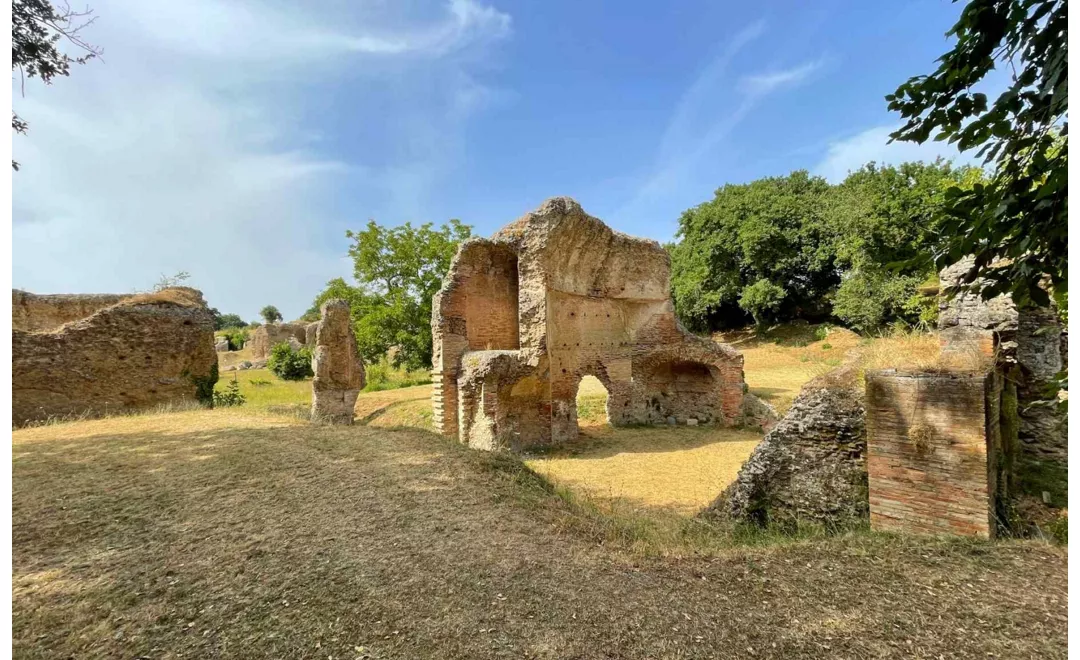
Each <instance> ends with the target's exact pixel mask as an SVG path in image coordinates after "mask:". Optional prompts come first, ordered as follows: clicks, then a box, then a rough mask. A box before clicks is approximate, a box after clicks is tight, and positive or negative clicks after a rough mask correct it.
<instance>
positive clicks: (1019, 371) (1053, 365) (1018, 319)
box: [938, 258, 1068, 506]
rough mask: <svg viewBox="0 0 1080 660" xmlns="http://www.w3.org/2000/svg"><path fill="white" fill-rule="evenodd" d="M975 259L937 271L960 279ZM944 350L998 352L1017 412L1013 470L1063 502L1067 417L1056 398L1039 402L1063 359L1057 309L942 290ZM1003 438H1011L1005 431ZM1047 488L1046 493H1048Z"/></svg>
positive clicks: (945, 283) (1008, 405)
mask: <svg viewBox="0 0 1080 660" xmlns="http://www.w3.org/2000/svg"><path fill="white" fill-rule="evenodd" d="M973 263H974V262H973V260H972V259H970V258H968V259H963V260H961V261H960V262H958V263H956V264H954V265H952V266H950V267H948V268H946V269H944V270H943V271H942V272H941V274H940V279H941V286H942V288H943V289H948V288H952V287H957V286H959V285H960V284H961V283H962V279H963V277H964V275H965V274H966V273H967V272H968V271H969V270H970V269H971V267H972V265H973ZM938 318H939V328H940V332H941V341H942V351H943V352H944V353H949V352H979V353H982V354H985V355H987V356H990V357H992V358H993V362H994V368H995V369H996V370H997V371H999V372H1000V374H1001V375H1002V377H1003V378H1004V381H1003V390H1002V406H1003V408H1004V409H1005V413H1006V414H1008V413H1009V412H1010V411H1012V413H1013V414H1015V416H1016V418H1017V419H1018V422H1019V423H1018V428H1017V429H1015V432H1014V433H1015V436H1016V437H1017V438H1018V439H1019V446H1018V448H1017V451H1016V452H1014V453H1015V462H1016V467H1015V470H1014V475H1010V476H1015V479H1016V481H1017V483H1016V488H1015V489H1014V490H1015V492H1017V493H1026V494H1028V495H1030V496H1032V497H1036V498H1039V499H1042V498H1044V497H1045V499H1047V500H1050V501H1051V502H1053V503H1054V504H1056V505H1057V506H1065V499H1066V497H1065V496H1066V491H1067V474H1068V438H1067V434H1066V431H1067V428H1066V425H1067V420H1066V418H1065V416H1064V414H1062V413H1061V412H1060V411H1059V410H1058V408H1057V407H1056V406H1054V405H1042V404H1040V403H1039V402H1040V401H1043V400H1045V399H1046V393H1045V387H1046V385H1047V383H1049V382H1050V381H1051V380H1052V379H1053V377H1054V375H1055V374H1056V373H1057V372H1058V371H1060V370H1061V369H1062V368H1063V367H1064V366H1065V360H1066V355H1065V353H1064V351H1063V350H1062V342H1061V337H1062V334H1063V333H1062V328H1061V323H1060V321H1059V320H1058V316H1057V313H1056V310H1054V309H1053V308H1052V307H1036V308H1028V309H1022V310H1019V309H1017V308H1016V306H1015V305H1014V304H1013V302H1012V299H1011V297H1009V296H1008V295H1001V296H997V297H996V298H992V299H990V300H983V299H982V297H981V296H980V295H979V294H978V293H974V292H964V291H961V292H959V293H957V294H956V295H955V296H954V297H953V298H952V299H948V298H946V297H943V298H942V302H941V309H940V314H939V317H938ZM1003 442H1004V443H1005V444H1006V446H1008V445H1009V443H1010V439H1009V438H1008V437H1006V438H1005V439H1004V440H1003ZM1044 493H1046V495H1045V496H1044Z"/></svg>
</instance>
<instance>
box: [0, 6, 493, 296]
mask: <svg viewBox="0 0 1080 660" xmlns="http://www.w3.org/2000/svg"><path fill="white" fill-rule="evenodd" d="M313 4H314V3H310V4H309V3H303V4H302V5H295V6H290V5H288V4H286V5H280V4H278V3H270V2H266V1H265V0H188V1H187V2H182V3H157V2H144V1H142V0H98V1H97V2H95V3H94V7H95V10H96V13H97V14H98V15H99V16H100V17H101V18H100V19H99V20H98V22H97V23H95V24H94V26H93V28H92V33H91V32H88V33H87V34H86V35H85V36H86V37H87V38H88V39H89V40H90V41H91V42H92V43H95V44H100V45H101V46H103V47H104V49H105V58H104V61H101V62H93V63H91V64H88V65H86V66H83V67H79V68H78V69H77V70H74V71H72V75H71V77H70V78H65V79H64V80H62V81H58V82H57V84H55V85H53V86H51V87H49V88H41V87H36V86H33V85H28V87H27V96H26V97H25V98H20V97H19V96H18V89H17V88H15V94H16V96H15V107H16V110H18V111H19V113H20V114H21V115H22V116H24V117H25V118H26V119H27V120H29V121H30V133H29V134H28V135H27V136H25V137H24V136H16V137H15V143H14V150H15V153H14V157H15V159H16V160H18V161H20V163H21V164H22V165H23V168H22V171H20V172H18V173H16V174H14V178H13V186H14V199H13V217H14V226H13V231H12V235H13V241H14V264H13V279H14V285H15V286H18V287H23V288H28V289H30V290H33V291H38V292H43V293H49V292H80V291H82V292H87V291H130V290H132V289H133V288H136V287H145V286H148V285H150V284H152V283H153V282H154V281H155V280H156V279H157V277H158V276H159V274H161V273H163V272H164V273H172V272H176V271H179V270H186V271H189V272H191V273H192V276H193V285H195V286H197V287H199V288H201V289H203V291H204V293H205V294H206V296H207V299H208V300H209V302H210V303H211V304H212V305H214V306H216V307H218V308H219V309H221V310H222V311H228V312H236V313H240V314H242V315H245V316H248V317H254V315H255V313H256V310H258V309H259V308H260V307H261V306H262V305H265V304H268V303H272V304H275V305H277V306H278V307H280V308H281V309H282V311H283V312H284V313H285V314H286V315H287V316H297V315H299V314H300V313H301V312H303V311H304V309H306V307H307V305H308V304H309V303H310V301H311V299H312V298H313V296H314V295H315V293H317V292H318V290H319V289H320V288H321V287H322V285H323V284H324V283H325V282H326V280H328V279H330V278H332V277H336V276H339V275H344V274H347V273H348V272H349V271H350V270H351V269H350V268H348V266H347V264H343V263H342V261H341V259H340V257H341V255H342V253H343V252H344V250H345V245H344V237H343V235H342V229H343V226H344V225H345V223H350V222H358V221H362V220H363V219H366V218H367V217H369V216H370V215H371V214H372V213H373V212H375V211H378V210H379V209H386V208H389V207H390V206H393V205H394V204H395V203H396V201H395V200H406V202H405V203H403V204H402V205H401V207H402V208H405V209H408V210H415V211H416V212H420V211H422V209H421V208H419V207H409V206H408V204H416V205H419V204H421V203H422V202H421V201H417V200H423V199H424V198H425V196H426V195H427V194H428V191H429V190H430V188H431V187H432V186H434V185H438V181H439V177H440V176H441V172H442V169H441V168H443V167H444V163H445V162H446V161H448V160H452V154H453V153H454V150H455V149H456V148H458V144H459V142H460V140H461V137H460V135H461V133H462V128H463V126H464V123H465V122H466V121H468V119H469V117H470V116H471V115H472V113H474V112H475V111H476V110H477V109H478V108H480V107H482V105H483V101H484V99H485V98H487V96H489V92H488V90H486V88H485V87H484V85H482V84H480V83H479V82H477V80H476V79H475V77H474V76H473V74H472V66H473V65H472V62H473V61H474V60H478V59H480V58H479V57H474V55H482V54H483V53H485V52H487V50H488V49H487V45H488V44H492V43H494V42H496V41H498V40H500V39H505V38H506V37H507V36H509V35H510V32H511V19H510V17H509V16H508V15H507V14H504V13H502V12H499V11H497V10H496V9H494V8H493V7H490V6H488V5H485V4H481V3H480V2H479V1H478V0H449V1H448V2H438V3H435V4H430V5H429V6H428V7H427V8H426V9H427V11H423V12H421V13H420V14H419V15H418V16H416V15H411V14H405V13H401V12H403V11H404V10H402V9H400V8H399V6H398V5H397V4H396V3H390V4H384V3H375V4H366V5H363V6H360V5H357V6H355V7H354V5H353V4H352V3H347V4H346V6H347V7H348V8H349V11H347V12H344V15H343V13H342V12H341V8H340V6H337V7H326V6H323V7H321V8H320V7H317V6H311V5H313ZM301 7H302V8H303V10H304V11H303V12H301V11H300V8H301ZM315 17H326V18H324V19H322V22H319V20H320V19H318V18H315ZM330 17H332V19H331V18H330ZM478 49H480V50H478ZM358 77H359V79H360V80H361V81H362V82H358ZM384 81H388V82H384ZM327 109H332V110H334V111H336V112H338V113H344V114H346V115H347V116H348V118H349V119H350V120H351V121H350V122H337V123H335V122H333V121H327V120H326V119H322V120H321V121H319V122H318V123H317V124H315V123H314V122H312V121H310V117H311V116H312V115H313V114H317V113H324V112H326V110H327ZM313 125H318V126H319V127H320V129H319V130H320V132H321V133H322V134H320V133H315V132H313V131H312V129H311V126H313ZM355 126H360V127H362V128H363V130H365V131H367V132H366V133H362V134H351V135H349V136H348V137H349V139H351V140H353V141H354V142H357V141H361V140H364V141H365V144H370V145H371V146H370V147H368V148H366V149H362V150H353V149H343V148H340V147H338V146H337V144H338V142H339V141H340V140H342V139H343V135H342V131H343V130H346V131H347V130H353V127H355ZM357 130H359V129H357ZM417 136H420V137H417ZM403 137H410V138H412V140H414V141H415V142H409V141H407V140H404V139H403ZM368 138H370V139H368ZM379 140H381V141H382V142H381V143H379ZM380 145H382V146H380ZM385 145H394V146H395V148H398V149H399V151H394V150H392V149H387V148H385ZM397 145H405V146H404V147H397ZM361 203H363V204H364V206H362V207H360V206H359V204H361ZM395 208H396V207H395ZM405 219H412V218H406V217H391V218H388V221H402V220H405Z"/></svg>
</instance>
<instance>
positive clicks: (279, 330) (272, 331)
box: [248, 323, 314, 360]
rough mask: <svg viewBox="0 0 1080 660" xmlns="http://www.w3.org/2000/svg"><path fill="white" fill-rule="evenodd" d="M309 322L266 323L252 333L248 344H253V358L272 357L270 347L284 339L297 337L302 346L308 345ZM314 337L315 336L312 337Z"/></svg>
mask: <svg viewBox="0 0 1080 660" xmlns="http://www.w3.org/2000/svg"><path fill="white" fill-rule="evenodd" d="M307 328H308V324H306V323H264V324H263V325H260V326H259V327H257V328H255V330H254V331H253V332H252V333H251V339H249V340H248V344H249V345H250V346H251V359H253V360H262V359H266V358H268V357H270V349H271V348H273V347H274V346H276V345H277V344H280V343H281V342H283V341H289V340H290V339H295V340H296V342H297V343H298V344H299V345H300V346H306V345H308V343H307V340H308V331H307ZM312 339H314V337H312Z"/></svg>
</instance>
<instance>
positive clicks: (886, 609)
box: [11, 392, 1068, 659]
mask: <svg viewBox="0 0 1080 660" xmlns="http://www.w3.org/2000/svg"><path fill="white" fill-rule="evenodd" d="M379 394H391V393H389V392H386V393H379ZM12 471H13V483H12V498H13V506H12V528H11V532H12V548H13V557H12V559H13V561H12V607H13V618H12V636H13V640H12V652H13V656H15V657H19V658H56V657H79V658H83V657H95V658H96V657H116V658H136V657H153V658H180V657H188V658H205V657H253V658H259V657H288V658H320V659H325V658H328V657H333V658H350V659H353V658H434V657H438V658H481V657H508V658H525V657H529V658H598V657H610V658H615V657H618V658H646V657H650V658H656V657H683V658H716V657H751V656H752V657H774V658H790V657H821V656H837V657H875V658H880V657H903V658H908V657H925V658H937V657H939V656H944V657H980V658H985V657H990V656H993V657H1047V658H1057V657H1062V658H1063V657H1065V654H1066V639H1065V637H1066V635H1065V633H1066V630H1067V611H1066V607H1067V597H1068V596H1067V591H1066V577H1067V557H1066V551H1065V550H1064V549H1062V548H1058V547H1054V546H1050V545H1047V544H1043V543H1038V542H1030V541H1028V542H1015V541H1012V542H998V543H987V542H972V541H945V540H936V539H927V538H902V537H894V536H887V535H876V534H866V533H862V534H849V535H845V536H842V537H835V538H823V537H811V538H808V539H804V540H789V541H787V542H785V543H780V544H776V543H772V544H769V545H767V546H758V545H755V544H754V542H753V538H748V539H744V538H743V537H740V536H739V533H738V531H737V530H724V529H716V528H713V527H710V526H709V525H708V524H706V523H703V522H701V521H696V520H693V519H687V518H684V517H681V516H674V515H672V516H668V517H661V516H659V515H649V516H642V515H638V514H636V513H635V512H633V511H631V510H629V509H628V508H626V507H624V506H623V505H612V507H611V509H610V510H609V511H608V512H604V511H600V510H598V509H597V508H596V507H595V506H593V505H592V503H590V502H589V501H582V500H583V499H584V498H582V497H577V496H575V495H573V494H570V493H568V492H567V491H563V490H560V489H558V488H553V487H552V486H551V485H550V484H548V483H546V482H545V481H544V480H543V479H542V478H540V477H538V476H537V475H536V474H535V473H533V472H531V471H530V470H529V469H528V468H527V467H525V466H524V465H522V464H521V463H520V462H519V461H517V460H516V459H514V458H512V457H508V456H503V455H493V454H486V453H482V452H473V451H469V450H467V449H465V448H463V447H461V446H460V445H456V444H454V443H450V442H446V441H444V440H443V439H441V438H439V437H437V436H435V435H433V434H431V433H426V432H423V431H420V430H414V429H405V430H390V429H385V428H373V427H370V426H367V427H365V426H353V427H347V428H341V427H326V426H317V425H312V424H309V423H307V422H303V421H300V420H297V419H292V418H288V417H284V416H278V415H272V414H267V413H258V412H256V411H255V410H254V409H224V410H200V411H190V412H179V413H172V414H167V415H142V416H131V417H117V418H111V419H102V420H94V421H85V422H77V423H71V424H58V425H53V426H44V427H38V428H32V429H23V430H18V431H16V432H14V434H13V443H12ZM665 548H666V550H665ZM645 550H648V551H647V552H646V551H645Z"/></svg>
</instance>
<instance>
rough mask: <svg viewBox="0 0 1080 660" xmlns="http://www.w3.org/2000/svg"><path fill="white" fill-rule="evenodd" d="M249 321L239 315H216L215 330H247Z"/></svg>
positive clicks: (214, 310)
mask: <svg viewBox="0 0 1080 660" xmlns="http://www.w3.org/2000/svg"><path fill="white" fill-rule="evenodd" d="M210 311H211V312H217V310H216V309H213V310H210ZM246 327H247V321H245V320H244V319H242V318H240V315H239V314H216V313H215V314H214V330H224V329H225V328H246Z"/></svg>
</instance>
